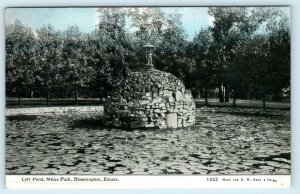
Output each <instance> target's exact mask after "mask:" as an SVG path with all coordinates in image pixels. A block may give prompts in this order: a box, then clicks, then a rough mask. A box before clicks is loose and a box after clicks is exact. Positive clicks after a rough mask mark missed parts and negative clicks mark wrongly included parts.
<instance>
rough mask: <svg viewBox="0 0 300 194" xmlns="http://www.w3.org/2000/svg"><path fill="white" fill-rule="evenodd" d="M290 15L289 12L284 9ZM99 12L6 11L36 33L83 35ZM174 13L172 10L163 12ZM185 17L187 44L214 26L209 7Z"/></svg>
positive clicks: (189, 9) (8, 16)
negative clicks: (48, 29) (75, 31)
mask: <svg viewBox="0 0 300 194" xmlns="http://www.w3.org/2000/svg"><path fill="white" fill-rule="evenodd" d="M282 9H283V10H284V12H285V13H286V14H289V13H290V11H289V8H282ZM96 10H97V8H92V7H86V8H83V7H81V8H79V7H76V8H75V7H73V8H7V9H6V15H5V17H6V24H12V23H13V22H14V21H15V20H20V21H21V22H22V23H23V24H24V25H26V26H29V27H31V28H32V29H33V30H36V29H39V28H40V27H42V26H44V25H48V24H51V25H52V26H53V27H54V28H55V29H56V30H61V31H62V30H65V29H66V28H67V27H68V26H72V25H78V27H79V29H80V30H81V31H82V32H84V33H89V32H92V31H93V30H94V29H95V26H96V24H97V21H98V16H97V12H96ZM163 10H164V11H166V12H167V13H168V12H171V11H172V8H163ZM177 10H178V12H179V13H180V14H182V25H183V28H184V30H185V31H186V34H187V38H188V40H192V39H193V37H194V35H195V33H196V32H198V31H199V30H200V28H202V27H207V26H209V25H212V22H213V18H212V17H210V16H209V14H208V12H207V11H208V8H207V7H180V8H178V9H177Z"/></svg>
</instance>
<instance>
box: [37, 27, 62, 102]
mask: <svg viewBox="0 0 300 194" xmlns="http://www.w3.org/2000/svg"><path fill="white" fill-rule="evenodd" d="M61 52H62V37H61V33H60V32H57V31H55V30H54V28H53V27H52V26H51V25H48V26H44V27H42V28H41V29H39V30H37V43H36V53H35V69H36V77H37V80H38V81H39V83H40V84H41V86H42V87H46V90H47V91H46V92H47V104H48V105H49V103H50V92H51V89H52V87H53V86H54V85H56V84H59V83H61V82H62V81H63V77H64V72H63V71H62V70H63V64H62V63H61V62H62V60H61V56H62V55H61Z"/></svg>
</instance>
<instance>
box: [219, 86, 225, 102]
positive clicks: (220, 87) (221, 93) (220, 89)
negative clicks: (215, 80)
mask: <svg viewBox="0 0 300 194" xmlns="http://www.w3.org/2000/svg"><path fill="white" fill-rule="evenodd" d="M219 102H224V96H223V88H222V84H221V82H219Z"/></svg>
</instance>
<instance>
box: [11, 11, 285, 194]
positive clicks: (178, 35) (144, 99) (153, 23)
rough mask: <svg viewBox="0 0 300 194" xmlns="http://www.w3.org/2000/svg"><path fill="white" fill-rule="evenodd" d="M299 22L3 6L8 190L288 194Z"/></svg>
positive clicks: (226, 14)
mask: <svg viewBox="0 0 300 194" xmlns="http://www.w3.org/2000/svg"><path fill="white" fill-rule="evenodd" d="M290 12H291V9H290V7H288V6H263V7H261V6H256V7H234V6H227V7H59V8H58V7H57V8H55V7H51V8H50V7H32V8H18V7H9V8H7V9H6V11H5V17H6V20H5V21H6V26H5V49H6V50H5V51H6V55H5V56H6V59H5V60H6V72H5V83H6V112H5V114H6V142H5V145H6V164H5V168H6V187H7V188H9V189H24V188H50V189H51V188H54V189H55V188H287V187H289V186H290V184H291V126H290V89H291V84H290V45H291V43H290V40H291V38H290V37H291V29H290V14H291V13H290Z"/></svg>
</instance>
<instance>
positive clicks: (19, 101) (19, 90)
mask: <svg viewBox="0 0 300 194" xmlns="http://www.w3.org/2000/svg"><path fill="white" fill-rule="evenodd" d="M20 88H21V87H19V88H18V105H21V89H20Z"/></svg>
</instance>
